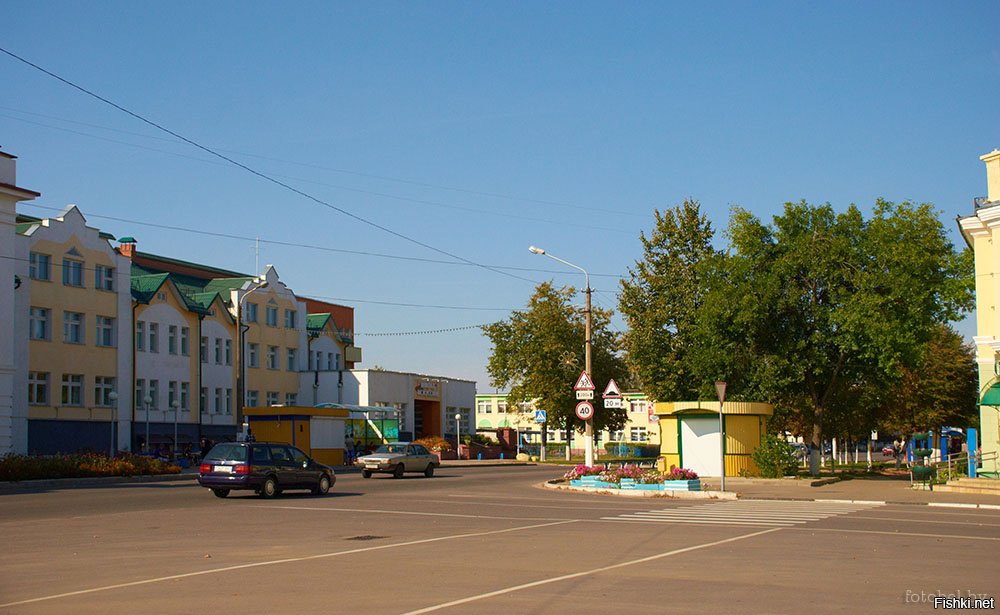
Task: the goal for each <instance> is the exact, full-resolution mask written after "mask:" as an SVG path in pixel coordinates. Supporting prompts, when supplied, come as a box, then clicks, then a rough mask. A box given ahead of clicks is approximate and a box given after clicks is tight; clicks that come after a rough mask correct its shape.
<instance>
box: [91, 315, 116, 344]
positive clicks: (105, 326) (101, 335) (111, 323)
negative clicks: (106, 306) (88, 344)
mask: <svg viewBox="0 0 1000 615" xmlns="http://www.w3.org/2000/svg"><path fill="white" fill-rule="evenodd" d="M94 334H95V337H94V343H95V344H96V345H98V346H103V347H105V348H114V347H115V346H116V345H117V344H116V343H115V342H116V341H117V340H115V319H114V318H112V317H110V316H95V317H94Z"/></svg>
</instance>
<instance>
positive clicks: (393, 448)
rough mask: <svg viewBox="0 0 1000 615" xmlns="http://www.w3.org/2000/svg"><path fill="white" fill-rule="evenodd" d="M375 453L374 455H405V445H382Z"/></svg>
mask: <svg viewBox="0 0 1000 615" xmlns="http://www.w3.org/2000/svg"><path fill="white" fill-rule="evenodd" d="M375 452H376V453H405V452H406V445H405V444H383V445H382V446H380V447H378V450H376V451H375Z"/></svg>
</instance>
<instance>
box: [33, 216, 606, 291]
mask: <svg viewBox="0 0 1000 615" xmlns="http://www.w3.org/2000/svg"><path fill="white" fill-rule="evenodd" d="M21 205H22V206H28V207H37V208H39V209H48V210H50V211H62V210H63V209H65V208H64V207H54V206H52V205H42V204H40V203H21ZM86 217H88V218H99V219H101V220H113V221H115V222H123V223H126V224H135V225H138V226H148V227H150V228H158V229H163V230H168V231H177V232H180V233H191V234H194V235H205V236H207V237H218V238H221V239H233V240H237V241H251V242H255V241H258V240H259V241H260V243H266V244H270V245H274V246H282V247H287V248H303V249H307V250H317V251H320V252H335V253H338V254H354V255H357V256H373V257H377V258H388V259H395V260H403V261H414V262H419V263H431V264H436V265H453V266H454V265H457V266H463V267H467V266H470V263H456V262H455V261H446V260H440V259H434V258H422V257H419V256H401V255H399V254H386V253H384V252H366V251H362V250H345V249H343V248H331V247H329V246H318V245H314V244H305V243H302V242H299V241H285V240H281V239H265V238H264V237H256V236H254V237H250V236H248V235H236V234H234V233H220V232H218V231H206V230H202V229H195V228H190V227H184V226H176V225H172V224H160V223H156V222H143V221H141V220H133V219H130V218H122V217H119V216H106V215H102V214H95V213H93V212H91V211H87V214H86ZM490 267H492V268H493V269H504V270H507V271H524V272H527V273H545V274H566V273H571V274H572V273H575V272H572V271H570V272H567V271H565V270H563V269H558V270H556V269H533V268H530V267H508V266H504V265H490ZM590 275H591V277H607V278H619V277H621V276H619V275H617V274H613V273H592V274H590Z"/></svg>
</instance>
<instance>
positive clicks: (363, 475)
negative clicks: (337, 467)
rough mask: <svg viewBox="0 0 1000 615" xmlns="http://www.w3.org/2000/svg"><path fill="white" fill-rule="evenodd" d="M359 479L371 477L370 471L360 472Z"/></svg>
mask: <svg viewBox="0 0 1000 615" xmlns="http://www.w3.org/2000/svg"><path fill="white" fill-rule="evenodd" d="M361 477H362V478H371V477H372V471H371V470H361Z"/></svg>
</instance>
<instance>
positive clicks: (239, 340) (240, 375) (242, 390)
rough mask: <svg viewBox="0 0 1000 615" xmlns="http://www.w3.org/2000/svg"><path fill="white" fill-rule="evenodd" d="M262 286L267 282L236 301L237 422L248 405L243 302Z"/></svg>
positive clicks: (240, 419) (241, 418) (265, 284)
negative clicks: (244, 407)
mask: <svg viewBox="0 0 1000 615" xmlns="http://www.w3.org/2000/svg"><path fill="white" fill-rule="evenodd" d="M262 288H267V282H266V281H265V282H261V283H260V284H258V285H257V286H255V287H254V288H251V289H250V290H249V291H248V292H247V293H245V294H244V295H243V296H242V297H240V298H239V299H237V301H236V424H237V425H239V424H240V422H241V421H242V420H243V406H245V405H246V375H245V368H246V366H245V365H244V364H245V363H246V361H245V359H244V355H245V354H246V353H244V352H243V333H244V330H243V302H244V301H246V299H247V297H249V296H250V295H252V294H253V293H255V292H257V291H258V290H260V289H262Z"/></svg>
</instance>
